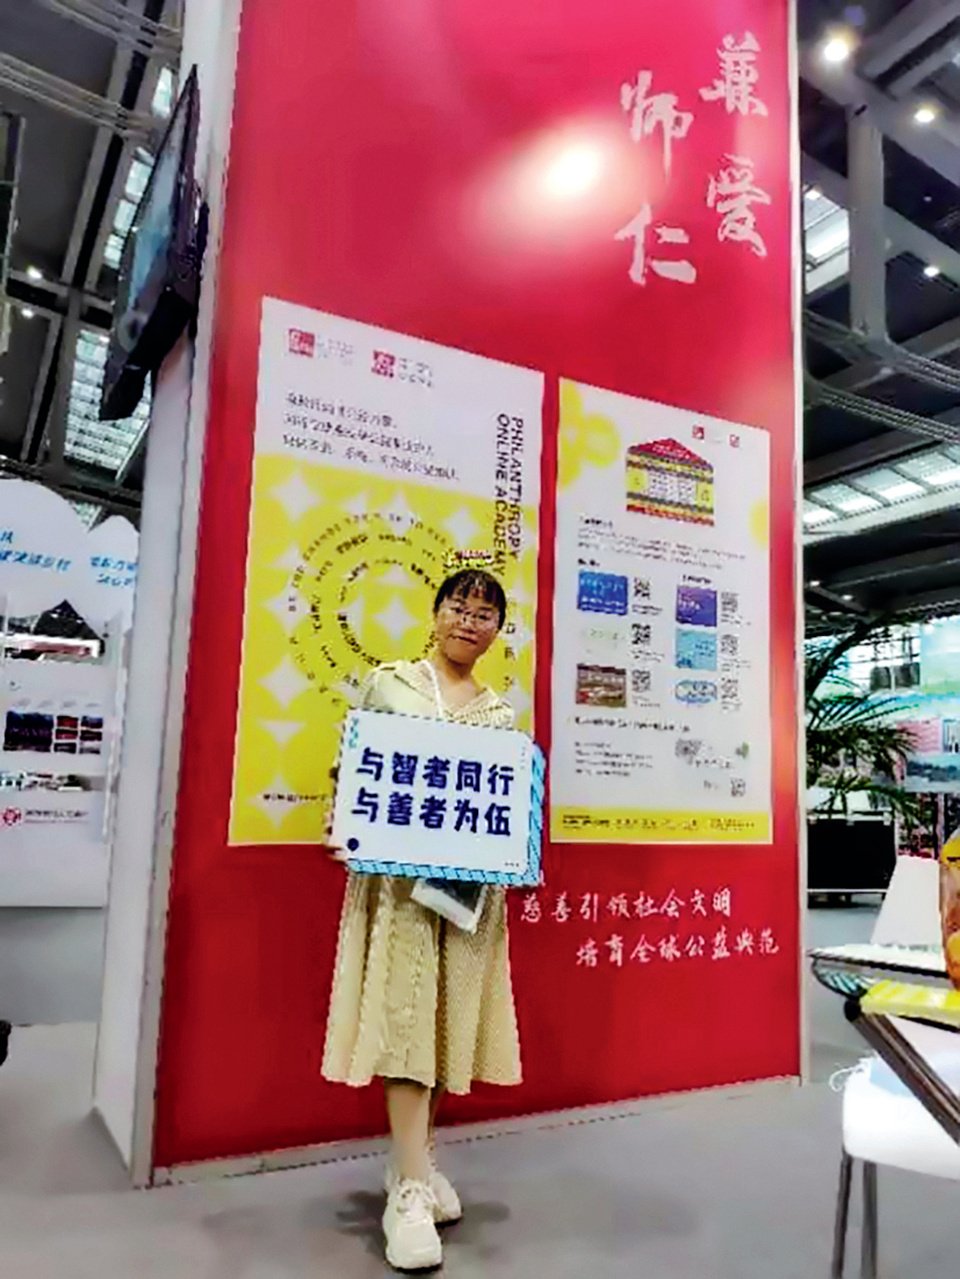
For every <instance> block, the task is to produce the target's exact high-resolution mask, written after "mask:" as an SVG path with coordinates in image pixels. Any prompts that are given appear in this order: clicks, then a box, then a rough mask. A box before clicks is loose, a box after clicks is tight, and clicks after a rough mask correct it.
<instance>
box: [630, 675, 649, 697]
mask: <svg viewBox="0 0 960 1279" xmlns="http://www.w3.org/2000/svg"><path fill="white" fill-rule="evenodd" d="M630 687H631V688H632V689H633V695H634V697H642V696H643V695H644V694H645V693H649V692H650V672H649V671H639V670H638V671H631V672H630Z"/></svg>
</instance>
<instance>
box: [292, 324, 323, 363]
mask: <svg viewBox="0 0 960 1279" xmlns="http://www.w3.org/2000/svg"><path fill="white" fill-rule="evenodd" d="M287 345H288V347H289V350H290V354H291V355H306V356H307V357H308V358H310V359H313V356H314V354H315V353H316V349H317V338H316V334H314V333H308V332H307V331H306V330H305V329H288V330H287Z"/></svg>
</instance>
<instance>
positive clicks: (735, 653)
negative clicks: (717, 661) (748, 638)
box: [720, 635, 740, 657]
mask: <svg viewBox="0 0 960 1279" xmlns="http://www.w3.org/2000/svg"><path fill="white" fill-rule="evenodd" d="M720 656H721V657H739V656H740V637H739V636H738V635H721V636H720Z"/></svg>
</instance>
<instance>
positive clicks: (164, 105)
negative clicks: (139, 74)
mask: <svg viewBox="0 0 960 1279" xmlns="http://www.w3.org/2000/svg"><path fill="white" fill-rule="evenodd" d="M176 89H177V82H176V78H175V77H174V74H173V71H172V70H171V69H170V67H164V68H163V70H162V71H161V72H160V75H159V76H158V77H157V87H156V89H155V90H154V94H153V102H152V103H151V104H150V109H151V111H152V112H153V114H154V115H158V116H160V118H161V119H162V120H167V119H169V118H170V115H171V114H172V112H173V98H174V94H175V93H176Z"/></svg>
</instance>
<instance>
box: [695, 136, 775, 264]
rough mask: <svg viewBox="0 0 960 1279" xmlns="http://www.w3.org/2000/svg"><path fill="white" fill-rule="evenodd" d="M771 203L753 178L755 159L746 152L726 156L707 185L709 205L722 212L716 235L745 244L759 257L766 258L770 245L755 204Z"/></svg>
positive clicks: (722, 238) (719, 238) (718, 237)
mask: <svg viewBox="0 0 960 1279" xmlns="http://www.w3.org/2000/svg"><path fill="white" fill-rule="evenodd" d="M770 203H771V199H770V196H769V195H768V194H767V192H766V191H764V190H763V188H762V187H759V186H758V185H757V183H756V181H755V179H754V172H753V161H752V160H749V159H747V157H746V156H740V155H726V156H724V163H723V164H722V166H721V168H720V170H719V172H718V173H716V174H715V175H714V176H713V177H711V178H710V182H709V185H708V187H707V206H708V208H711V209H715V210H716V211H717V213H718V214H719V215H720V226H719V228H718V230H717V239H718V240H734V241H736V242H737V243H739V244H746V245H747V246H748V247H749V248H750V249H751V251H752V252H753V253H755V254H756V255H757V257H759V258H765V257H766V256H767V246H766V242H765V241H764V239H763V236H762V235H761V234H760V232H759V231H758V230H757V215H756V213H755V212H754V207H753V206H754V205H758V204H759V205H767V204H770Z"/></svg>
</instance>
